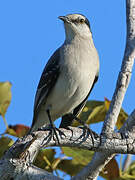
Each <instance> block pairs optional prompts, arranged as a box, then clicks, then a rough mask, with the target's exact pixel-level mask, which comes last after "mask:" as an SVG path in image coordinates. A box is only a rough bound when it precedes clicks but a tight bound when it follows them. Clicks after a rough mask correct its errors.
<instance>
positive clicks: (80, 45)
mask: <svg viewBox="0 0 135 180" xmlns="http://www.w3.org/2000/svg"><path fill="white" fill-rule="evenodd" d="M59 19H61V20H62V21H63V22H64V28H65V34H66V38H65V41H64V43H63V45H62V46H61V47H59V48H58V49H57V50H56V51H55V52H54V54H53V55H52V56H51V57H50V59H49V61H48V63H47V64H46V66H45V68H44V71H43V73H42V75H41V78H40V81H39V84H38V88H37V92H36V96H35V104H34V117H33V122H32V126H31V130H30V132H33V131H35V130H37V129H38V128H41V127H42V126H44V125H45V126H46V125H47V124H51V126H52V125H53V123H52V122H53V121H55V120H56V119H57V118H59V117H62V122H61V125H60V127H67V126H68V125H70V124H71V123H72V121H73V120H74V119H75V118H76V117H77V116H78V115H79V113H80V112H81V110H82V108H83V107H84V105H85V103H86V101H87V98H88V96H89V94H90V92H91V90H92V88H93V86H94V84H95V82H96V81H97V79H98V74H99V57H98V54H97V50H96V48H95V46H94V43H93V39H92V33H91V29H90V24H89V21H88V19H87V18H86V17H85V16H83V15H81V14H69V15H66V16H59Z"/></svg>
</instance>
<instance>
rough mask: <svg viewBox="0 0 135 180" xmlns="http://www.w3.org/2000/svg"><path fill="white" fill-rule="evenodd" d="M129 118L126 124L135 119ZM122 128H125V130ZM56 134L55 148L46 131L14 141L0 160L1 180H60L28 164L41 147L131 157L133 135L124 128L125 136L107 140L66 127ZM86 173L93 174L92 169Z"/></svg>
mask: <svg viewBox="0 0 135 180" xmlns="http://www.w3.org/2000/svg"><path fill="white" fill-rule="evenodd" d="M133 115H135V113H134V112H133V113H132V114H131V116H129V119H128V121H130V122H131V119H132V121H135V116H133ZM133 117H134V118H133ZM131 124H132V123H131ZM126 127H127V128H129V126H126ZM60 130H61V131H62V132H63V133H64V134H65V136H64V135H63V136H60V135H59V141H60V144H58V143H57V141H54V140H53V138H52V139H50V134H49V133H50V131H37V132H34V133H33V134H32V135H28V136H26V137H24V138H20V139H18V140H17V141H16V142H15V144H14V145H13V146H12V147H11V148H10V149H9V150H8V151H7V152H6V153H5V155H4V156H3V158H2V160H1V161H0V175H1V180H3V179H6V178H7V177H8V178H9V177H10V178H15V177H16V175H17V176H18V178H19V177H21V178H22V177H23V178H24V179H26V180H27V179H35V178H36V180H38V179H39V180H40V179H43V180H44V179H50V180H52V179H60V178H58V177H55V176H54V175H53V174H51V173H48V172H46V171H43V170H42V169H39V168H37V167H35V166H33V165H32V164H31V162H33V160H34V158H35V156H36V154H37V153H38V150H39V149H40V148H41V147H48V146H57V145H60V146H68V147H79V148H82V149H89V150H93V151H99V152H106V154H113V153H126V154H127V153H130V154H131V153H133V154H135V134H132V135H131V133H132V132H131V131H130V132H127V131H126V128H124V133H125V134H124V133H123V132H122V131H121V133H115V134H113V135H110V136H109V137H104V136H103V135H101V136H99V135H97V134H96V133H94V132H90V131H89V130H86V129H83V128H77V127H70V130H66V129H60ZM127 134H129V135H130V136H129V137H127ZM103 139H104V141H103ZM98 154H100V156H102V159H103V160H102V162H104V154H103V153H98ZM98 154H97V155H98ZM111 157H112V156H111ZM96 158H97V157H96ZM109 160H110V159H109V158H107V159H106V161H109ZM93 163H94V164H95V160H94V159H93V161H92V162H91V164H93ZM96 163H97V164H96V165H99V161H96ZM85 169H87V170H89V165H88V166H86V168H85ZM5 171H6V173H5ZM89 172H90V173H93V172H95V173H96V171H94V169H93V167H92V168H91V170H90V171H89ZM37 174H38V175H37ZM84 177H85V174H84ZM84 177H83V178H84ZM73 179H78V175H77V176H75V177H73ZM79 179H80V178H79Z"/></svg>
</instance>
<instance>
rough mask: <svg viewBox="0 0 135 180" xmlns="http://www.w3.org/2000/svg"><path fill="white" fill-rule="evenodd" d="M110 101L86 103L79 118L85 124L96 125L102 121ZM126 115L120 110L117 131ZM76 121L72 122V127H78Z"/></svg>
mask: <svg viewBox="0 0 135 180" xmlns="http://www.w3.org/2000/svg"><path fill="white" fill-rule="evenodd" d="M110 103H111V101H109V100H108V99H107V98H105V101H87V103H86V106H85V107H84V109H83V110H82V112H81V114H80V115H79V118H80V119H81V120H82V121H83V122H85V123H86V124H92V123H98V122H101V121H104V119H105V116H106V113H107V111H108V110H109V106H110ZM127 117H128V114H127V113H126V112H125V111H124V110H123V109H122V108H121V110H120V113H119V116H118V120H117V123H116V126H117V128H118V129H120V128H121V126H122V125H123V124H124V122H125V121H126V119H127ZM79 125H80V124H79V123H78V122H77V121H74V122H73V124H72V126H79Z"/></svg>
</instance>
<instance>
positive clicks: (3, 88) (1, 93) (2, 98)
mask: <svg viewBox="0 0 135 180" xmlns="http://www.w3.org/2000/svg"><path fill="white" fill-rule="evenodd" d="M11 86H12V85H11V83H10V82H8V81H7V82H0V115H1V116H2V117H4V116H5V113H6V111H7V108H8V106H9V104H10V102H11V97H12V95H11Z"/></svg>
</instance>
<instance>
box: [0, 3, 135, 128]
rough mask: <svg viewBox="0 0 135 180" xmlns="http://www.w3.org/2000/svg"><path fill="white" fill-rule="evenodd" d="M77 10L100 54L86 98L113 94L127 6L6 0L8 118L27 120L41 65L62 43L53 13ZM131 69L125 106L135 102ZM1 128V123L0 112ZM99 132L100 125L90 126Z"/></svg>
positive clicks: (1, 57)
mask: <svg viewBox="0 0 135 180" xmlns="http://www.w3.org/2000/svg"><path fill="white" fill-rule="evenodd" d="M69 13H81V14H84V15H86V16H87V18H88V19H89V20H90V24H91V29H92V33H93V38H94V43H95V46H96V48H97V50H98V53H99V57H100V76H99V80H98V83H97V84H96V86H95V88H94V89H93V92H92V93H91V96H90V99H94V100H104V97H107V98H109V99H111V97H112V95H113V92H114V89H115V84H116V79H117V76H118V72H119V70H120V66H121V62H122V57H123V53H124V48H125V40H126V16H125V13H126V10H125V1H123V0H110V1H108V0H102V1H99V0H94V1H90V0H85V1H82V0H74V1H73V0H68V1H63V0H59V1H52V0H50V1H45V0H39V1H37V0H23V1H22V0H20V1H18V0H12V1H11V0H4V1H2V0H1V1H0V81H10V82H12V84H13V86H12V102H11V105H10V107H9V109H8V111H7V114H6V119H7V121H8V123H9V124H26V125H29V126H30V125H31V122H32V116H33V103H34V96H35V92H36V87H37V85H38V81H39V78H40V75H41V73H42V70H43V67H44V65H45V64H46V62H47V60H48V59H49V57H50V56H51V54H52V53H53V52H54V51H55V50H56V49H57V48H58V47H59V46H60V45H61V44H62V43H63V41H64V38H65V34H64V28H63V24H62V22H61V21H60V20H59V19H58V18H57V17H58V16H60V15H66V14H69ZM134 75H135V72H134V71H133V75H132V79H131V83H130V86H129V88H128V91H127V93H126V96H125V99H124V102H123V108H124V109H125V111H126V112H127V113H129V114H130V113H131V112H132V110H133V108H134V107H135V103H134V100H133V94H134V84H135V80H134V78H133V77H134ZM0 124H1V126H0V132H3V131H4V129H5V126H4V123H3V121H2V119H1V118H0ZM93 127H94V130H95V131H96V132H100V130H101V126H97V125H96V126H93Z"/></svg>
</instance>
